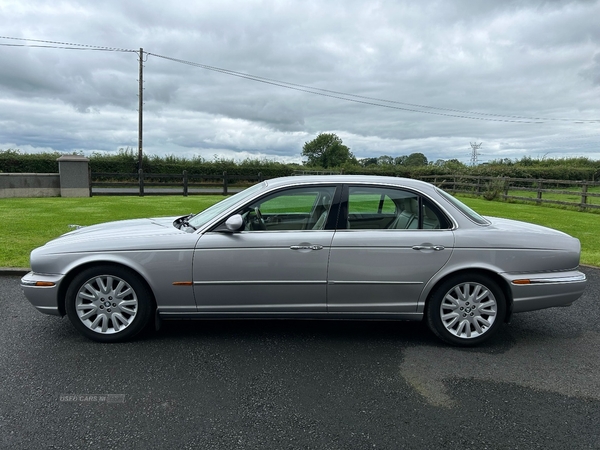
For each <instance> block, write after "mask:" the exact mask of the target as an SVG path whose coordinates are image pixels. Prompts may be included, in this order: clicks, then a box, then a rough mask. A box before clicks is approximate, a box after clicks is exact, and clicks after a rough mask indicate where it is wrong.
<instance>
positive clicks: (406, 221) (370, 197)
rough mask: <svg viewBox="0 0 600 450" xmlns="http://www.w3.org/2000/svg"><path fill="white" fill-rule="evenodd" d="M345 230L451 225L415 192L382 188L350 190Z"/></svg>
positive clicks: (354, 188)
mask: <svg viewBox="0 0 600 450" xmlns="http://www.w3.org/2000/svg"><path fill="white" fill-rule="evenodd" d="M347 228H349V229H354V230H382V229H387V230H392V229H393V230H418V229H448V228H451V223H450V221H449V220H448V219H447V218H446V216H445V215H444V214H442V213H441V212H440V211H439V209H438V208H436V207H435V206H434V205H433V204H432V203H431V202H430V201H429V200H427V199H425V198H422V197H421V196H420V195H419V194H416V193H414V192H411V191H407V190H403V189H395V188H389V187H383V186H382V187H374V186H369V187H363V186H350V187H349V189H348V222H347Z"/></svg>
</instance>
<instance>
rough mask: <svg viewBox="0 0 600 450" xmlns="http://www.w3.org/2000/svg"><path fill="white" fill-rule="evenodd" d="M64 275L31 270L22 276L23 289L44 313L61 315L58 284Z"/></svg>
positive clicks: (28, 298) (34, 304)
mask: <svg viewBox="0 0 600 450" xmlns="http://www.w3.org/2000/svg"><path fill="white" fill-rule="evenodd" d="M63 277H64V275H61V274H43V273H35V272H29V273H28V274H27V275H25V276H24V277H23V278H21V289H23V293H24V294H25V297H27V300H29V301H30V302H31V304H32V305H33V306H34V307H35V309H37V310H38V311H39V312H41V313H44V314H50V315H53V316H61V315H62V314H61V312H60V309H59V307H58V286H59V285H60V282H61V281H62V279H63Z"/></svg>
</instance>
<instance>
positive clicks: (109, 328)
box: [65, 265, 153, 342]
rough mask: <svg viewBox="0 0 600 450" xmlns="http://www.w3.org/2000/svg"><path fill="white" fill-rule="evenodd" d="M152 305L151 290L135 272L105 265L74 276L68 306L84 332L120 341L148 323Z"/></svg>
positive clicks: (68, 291)
mask: <svg viewBox="0 0 600 450" xmlns="http://www.w3.org/2000/svg"><path fill="white" fill-rule="evenodd" d="M152 305H153V302H152V293H151V292H150V290H149V289H148V288H147V286H146V285H145V283H144V282H143V281H142V280H141V279H140V277H139V276H138V275H137V274H136V273H135V272H133V271H131V270H129V269H125V268H122V267H118V266H112V265H102V266H95V267H90V268H88V269H86V270H84V271H82V272H81V273H79V274H78V275H77V276H76V277H75V278H74V279H73V281H72V282H71V284H70V285H69V287H68V289H67V293H66V303H65V309H66V311H67V315H68V316H69V319H70V320H71V323H72V324H73V325H74V326H75V328H77V330H79V331H80V332H81V333H82V334H83V335H84V336H86V337H88V338H90V339H93V340H95V341H98V342H120V341H124V340H127V339H130V338H132V337H133V336H135V335H136V334H137V333H139V332H140V331H141V330H142V329H143V328H144V327H145V326H146V325H147V324H148V322H149V321H150V318H151V316H152V309H153V307H152Z"/></svg>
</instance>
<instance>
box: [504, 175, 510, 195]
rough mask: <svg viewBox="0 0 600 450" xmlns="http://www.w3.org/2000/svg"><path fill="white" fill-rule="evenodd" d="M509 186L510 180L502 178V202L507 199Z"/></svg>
mask: <svg viewBox="0 0 600 450" xmlns="http://www.w3.org/2000/svg"><path fill="white" fill-rule="evenodd" d="M509 185H510V178H509V177H504V200H506V199H507V198H508V187H509Z"/></svg>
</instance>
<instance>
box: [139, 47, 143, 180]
mask: <svg viewBox="0 0 600 450" xmlns="http://www.w3.org/2000/svg"><path fill="white" fill-rule="evenodd" d="M138 101H139V104H138V171H140V170H141V169H142V156H143V154H142V120H143V108H144V49H143V48H141V47H140V76H139V94H138Z"/></svg>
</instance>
